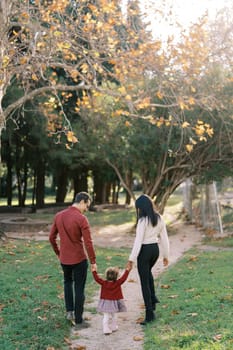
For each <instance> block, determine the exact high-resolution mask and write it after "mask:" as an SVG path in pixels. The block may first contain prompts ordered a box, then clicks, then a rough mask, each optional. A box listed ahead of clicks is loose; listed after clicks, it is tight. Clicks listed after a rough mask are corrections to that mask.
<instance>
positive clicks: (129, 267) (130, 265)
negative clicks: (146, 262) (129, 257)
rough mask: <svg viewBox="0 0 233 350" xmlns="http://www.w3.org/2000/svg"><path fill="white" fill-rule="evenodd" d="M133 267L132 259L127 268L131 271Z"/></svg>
mask: <svg viewBox="0 0 233 350" xmlns="http://www.w3.org/2000/svg"><path fill="white" fill-rule="evenodd" d="M132 268H133V262H132V261H128V262H127V265H126V270H128V271H131V270H132Z"/></svg>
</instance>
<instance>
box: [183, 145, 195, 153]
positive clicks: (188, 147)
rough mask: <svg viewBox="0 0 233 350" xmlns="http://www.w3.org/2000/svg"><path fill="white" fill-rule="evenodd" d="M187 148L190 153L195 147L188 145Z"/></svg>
mask: <svg viewBox="0 0 233 350" xmlns="http://www.w3.org/2000/svg"><path fill="white" fill-rule="evenodd" d="M185 148H186V150H187V151H188V152H189V153H190V152H192V150H193V145H190V144H188V145H186V146H185Z"/></svg>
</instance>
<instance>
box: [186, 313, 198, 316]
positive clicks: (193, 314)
mask: <svg viewBox="0 0 233 350" xmlns="http://www.w3.org/2000/svg"><path fill="white" fill-rule="evenodd" d="M197 315H198V313H197V312H190V313H188V314H187V316H192V317H195V316H197Z"/></svg>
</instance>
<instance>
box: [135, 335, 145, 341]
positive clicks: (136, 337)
mask: <svg viewBox="0 0 233 350" xmlns="http://www.w3.org/2000/svg"><path fill="white" fill-rule="evenodd" d="M143 339H144V338H143V337H142V336H141V335H135V336H134V337H133V340H134V341H141V340H143Z"/></svg>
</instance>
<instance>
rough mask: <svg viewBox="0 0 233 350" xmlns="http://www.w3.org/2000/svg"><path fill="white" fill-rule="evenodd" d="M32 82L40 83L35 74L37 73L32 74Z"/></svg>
mask: <svg viewBox="0 0 233 350" xmlns="http://www.w3.org/2000/svg"><path fill="white" fill-rule="evenodd" d="M32 80H34V81H38V78H37V76H36V74H35V73H33V74H32Z"/></svg>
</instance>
